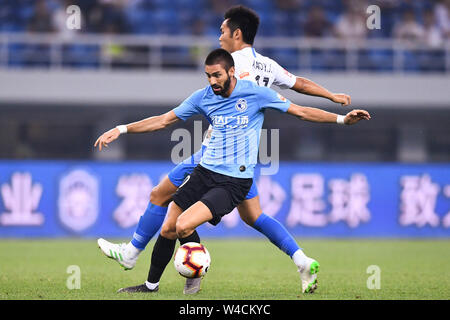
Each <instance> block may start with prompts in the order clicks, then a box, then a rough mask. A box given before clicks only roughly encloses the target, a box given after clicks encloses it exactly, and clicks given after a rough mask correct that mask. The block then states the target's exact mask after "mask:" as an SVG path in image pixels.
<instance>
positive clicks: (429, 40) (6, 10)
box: [0, 0, 450, 72]
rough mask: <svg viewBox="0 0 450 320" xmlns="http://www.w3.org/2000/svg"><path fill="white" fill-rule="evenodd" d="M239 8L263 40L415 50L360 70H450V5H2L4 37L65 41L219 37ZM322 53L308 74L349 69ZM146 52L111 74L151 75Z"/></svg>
mask: <svg viewBox="0 0 450 320" xmlns="http://www.w3.org/2000/svg"><path fill="white" fill-rule="evenodd" d="M235 4H243V5H246V6H249V7H251V8H253V9H254V10H256V11H257V12H258V14H259V15H260V17H261V25H260V29H259V32H258V37H273V38H278V37H282V38H291V39H308V38H319V39H328V40H336V41H345V42H355V41H362V40H366V39H379V40H386V39H389V40H390V39H393V40H401V41H403V42H409V43H410V45H412V46H413V47H415V48H416V50H414V51H411V52H403V53H402V63H401V66H400V67H398V66H397V67H396V65H395V64H396V63H395V53H394V51H393V50H392V46H390V45H388V46H386V45H381V46H380V45H377V46H375V47H374V46H366V47H364V48H362V49H361V50H359V51H358V53H357V58H356V59H358V61H359V62H358V64H357V66H356V68H357V69H358V70H369V71H385V70H388V71H389V70H393V69H396V68H397V69H398V68H401V69H402V70H405V71H417V70H419V71H432V72H435V71H441V72H442V71H445V70H446V61H445V59H446V58H445V52H444V50H443V47H444V46H445V43H446V41H447V40H448V39H450V1H449V0H418V1H414V0H373V1H370V2H368V1H365V0H335V1H328V0H314V1H313V0H273V1H259V0H244V1H237V0H196V1H191V0H171V1H167V0H59V1H58V0H36V1H34V0H17V1H15V0H0V32H8V33H9V32H12V33H14V32H32V33H52V34H55V35H60V36H62V37H63V38H64V39H66V40H69V39H71V37H73V36H74V35H75V34H76V33H81V34H103V35H152V36H156V35H169V36H202V37H218V35H219V27H220V24H221V22H222V21H223V13H224V12H225V11H226V9H227V8H229V7H230V6H232V5H235ZM373 4H374V5H377V6H378V7H379V8H380V10H381V13H382V19H381V28H380V29H376V30H369V29H368V28H367V26H366V20H367V17H368V13H367V12H366V9H367V7H368V6H369V5H373ZM70 5H77V6H79V7H80V9H81V12H82V28H81V29H80V30H69V29H68V28H67V27H66V19H67V12H66V8H67V7H68V6H70ZM323 49H324V47H323V46H318V47H315V48H312V50H310V51H309V52H308V54H310V56H309V58H308V63H307V66H306V67H307V68H309V69H312V70H343V69H345V68H346V64H345V61H346V56H345V52H344V51H343V50H339V48H333V50H323ZM8 50H9V53H10V56H11V58H10V59H9V61H8V64H9V65H13V66H23V65H28V66H30V65H36V64H38V65H46V64H47V65H48V64H50V62H49V60H50V59H46V58H45V56H46V55H47V56H49V55H51V53H50V52H49V50H50V49H48V48H45V47H42V46H40V47H36V46H35V47H30V46H28V47H26V46H25V47H24V46H23V45H22V46H21V45H15V44H14V43H13V44H12V45H10V47H9V48H8ZM163 50H164V51H163V56H166V57H167V59H166V60H165V61H163V62H162V63H163V64H164V66H165V67H175V68H195V67H196V60H198V59H197V57H196V56H195V53H196V52H194V54H193V50H192V48H186V47H173V46H171V47H170V48H163ZM148 51H149V49H148V48H144V47H137V46H134V47H130V46H129V44H128V46H127V45H122V46H120V45H116V46H110V47H109V55H111V56H112V58H111V59H112V60H115V61H113V62H114V63H113V67H131V66H136V67H146V66H147V65H146V59H145V58H144V59H139V55H140V54H147V53H148ZM101 52H102V50H101V49H100V48H99V47H96V46H93V45H90V46H87V45H82V44H78V45H71V46H69V45H68V46H66V47H64V52H63V55H64V57H63V60H64V62H63V64H65V65H71V66H73V65H75V66H76V67H96V66H98V64H99V63H100V62H99V60H100V58H99V55H100V53H101ZM262 53H263V54H266V55H270V56H273V55H275V56H277V57H278V59H279V60H281V63H282V64H283V65H284V66H285V67H286V68H290V69H302V68H306V67H305V66H304V65H303V63H302V58H301V54H302V52H301V48H300V49H297V48H282V49H272V50H270V49H267V50H266V49H264V50H263V52H262ZM304 60H305V59H303V61H304ZM129 61H134V63H128V62H129ZM139 61H141V63H139ZM180 61H181V62H180ZM397 65H398V63H397ZM347 67H348V66H347ZM447 69H448V66H447Z"/></svg>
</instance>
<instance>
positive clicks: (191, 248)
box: [174, 242, 211, 278]
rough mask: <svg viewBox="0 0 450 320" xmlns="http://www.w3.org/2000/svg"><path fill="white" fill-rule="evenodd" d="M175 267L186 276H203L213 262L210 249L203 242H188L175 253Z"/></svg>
mask: <svg viewBox="0 0 450 320" xmlns="http://www.w3.org/2000/svg"><path fill="white" fill-rule="evenodd" d="M174 264H175V269H176V270H177V271H178V273H179V274H181V275H182V276H183V277H185V278H200V277H203V276H204V275H205V274H206V272H207V271H208V269H209V266H210V264H211V257H210V256H209V252H208V250H206V247H205V246H204V245H202V244H201V243H197V242H188V243H185V244H184V245H182V246H180V247H179V248H178V250H177V252H176V253H175V258H174Z"/></svg>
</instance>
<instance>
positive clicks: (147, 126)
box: [94, 111, 179, 151]
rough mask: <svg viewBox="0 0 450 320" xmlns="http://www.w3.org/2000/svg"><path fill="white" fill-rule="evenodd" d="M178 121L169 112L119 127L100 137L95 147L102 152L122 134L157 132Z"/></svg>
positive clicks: (171, 112) (172, 113) (173, 114)
mask: <svg viewBox="0 0 450 320" xmlns="http://www.w3.org/2000/svg"><path fill="white" fill-rule="evenodd" d="M178 120H179V118H178V117H177V116H176V115H175V113H174V112H173V111H169V112H167V113H164V114H161V115H159V116H154V117H149V118H146V119H142V120H140V121H136V122H133V123H129V124H127V125H121V126H117V127H115V128H113V129H111V130H109V131H106V132H105V133H103V134H102V135H101V136H100V137H98V139H97V141H95V144H94V147H95V148H96V147H97V146H98V149H99V150H100V151H102V148H103V147H107V146H108V143H111V142H113V141H114V140H116V139H117V138H118V137H119V136H120V134H121V133H144V132H152V131H157V130H161V129H164V128H166V127H168V126H170V125H171V124H173V123H175V122H177V121H178Z"/></svg>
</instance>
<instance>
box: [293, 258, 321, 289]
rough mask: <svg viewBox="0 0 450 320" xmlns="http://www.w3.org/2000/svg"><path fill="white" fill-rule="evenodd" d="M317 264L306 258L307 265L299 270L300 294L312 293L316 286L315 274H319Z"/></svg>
mask: <svg viewBox="0 0 450 320" xmlns="http://www.w3.org/2000/svg"><path fill="white" fill-rule="evenodd" d="M319 267H320V265H319V263H318V262H317V261H316V260H314V259H311V258H307V264H306V266H305V267H303V268H299V269H298V272H300V278H301V280H302V292H303V293H313V292H314V291H315V290H316V289H317V286H318V281H317V273H318V272H319Z"/></svg>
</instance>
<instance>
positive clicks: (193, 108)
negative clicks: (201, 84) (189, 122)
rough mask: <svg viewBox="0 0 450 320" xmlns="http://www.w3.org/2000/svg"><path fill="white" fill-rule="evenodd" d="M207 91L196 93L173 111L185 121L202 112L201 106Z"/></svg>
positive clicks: (201, 90) (202, 90)
mask: <svg viewBox="0 0 450 320" xmlns="http://www.w3.org/2000/svg"><path fill="white" fill-rule="evenodd" d="M204 91H205V89H200V90H197V91H195V92H194V93H193V94H191V96H190V97H189V98H187V99H186V100H184V101H183V102H182V103H181V104H180V105H179V106H178V107H176V108H175V109H173V112H175V115H176V116H177V117H178V118H180V119H181V120H183V121H186V119H188V118H189V117H192V116H193V115H196V114H199V113H201V112H202V110H201V108H200V104H201V101H202V98H203V95H204Z"/></svg>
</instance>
